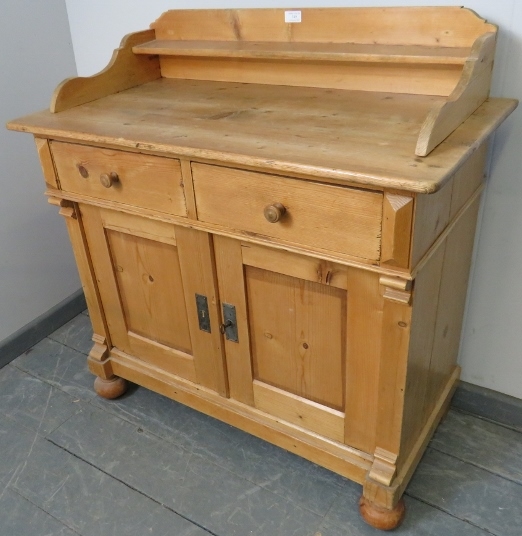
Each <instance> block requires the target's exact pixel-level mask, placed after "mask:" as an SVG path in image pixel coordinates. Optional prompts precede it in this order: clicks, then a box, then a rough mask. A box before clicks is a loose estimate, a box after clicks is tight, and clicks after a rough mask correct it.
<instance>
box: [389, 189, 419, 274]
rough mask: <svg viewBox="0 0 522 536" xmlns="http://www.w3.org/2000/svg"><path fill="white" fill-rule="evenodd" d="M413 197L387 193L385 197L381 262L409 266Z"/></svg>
mask: <svg viewBox="0 0 522 536" xmlns="http://www.w3.org/2000/svg"><path fill="white" fill-rule="evenodd" d="M412 218H413V198H412V197H407V196H404V195H397V194H391V193H386V194H384V199H383V217H382V247H381V262H382V263H385V264H390V265H393V266H400V267H403V268H407V267H408V261H409V259H410V243H411V231H412V228H411V226H412Z"/></svg>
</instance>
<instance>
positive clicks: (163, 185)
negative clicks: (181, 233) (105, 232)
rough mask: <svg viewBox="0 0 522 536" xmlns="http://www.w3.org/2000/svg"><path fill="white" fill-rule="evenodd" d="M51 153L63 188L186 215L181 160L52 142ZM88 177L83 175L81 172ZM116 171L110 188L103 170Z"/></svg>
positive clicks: (105, 171) (107, 171)
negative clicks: (102, 181) (104, 182)
mask: <svg viewBox="0 0 522 536" xmlns="http://www.w3.org/2000/svg"><path fill="white" fill-rule="evenodd" d="M52 153H53V158H54V162H55V165H56V169H57V172H58V177H59V180H60V185H61V187H62V188H63V189H65V190H68V191H71V192H77V193H81V194H85V195H88V196H92V197H98V198H103V199H109V200H112V201H116V202H118V203H126V204H131V205H136V206H141V207H146V208H151V209H154V210H159V211H162V212H168V213H172V214H176V215H178V216H186V215H187V208H186V204H185V196H184V191H183V183H182V179H181V167H180V162H179V160H177V159H174V158H161V157H157V156H144V155H138V154H134V153H128V152H124V151H114V150H110V149H103V148H97V147H87V146H84V145H73V144H69V143H60V142H56V141H55V142H52ZM82 171H83V173H84V174H85V172H86V173H87V176H86V177H84V176H83V175H82V174H81V172H82ZM110 172H114V173H117V175H118V177H119V180H118V182H116V183H114V185H113V186H111V187H110V188H105V187H104V186H103V185H102V184H101V182H100V175H102V174H103V173H110Z"/></svg>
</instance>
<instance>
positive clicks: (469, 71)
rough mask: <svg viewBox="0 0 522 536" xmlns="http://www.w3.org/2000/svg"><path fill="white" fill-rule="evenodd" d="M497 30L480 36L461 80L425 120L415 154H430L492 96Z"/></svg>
mask: <svg viewBox="0 0 522 536" xmlns="http://www.w3.org/2000/svg"><path fill="white" fill-rule="evenodd" d="M496 38H497V36H496V33H491V32H490V33H486V34H484V35H482V36H480V37H478V38H477V40H476V42H475V43H474V45H473V48H472V50H471V54H470V56H469V58H468V59H467V61H466V64H465V65H464V70H463V72H462V76H461V78H460V80H459V83H458V84H457V86H456V87H455V89H454V90H453V91H452V93H451V95H449V97H448V99H447V100H445V101H444V102H441V103H440V104H439V105H437V106H434V107H433V108H432V109H431V110H430V113H429V114H428V117H427V118H426V120H425V121H424V123H423V125H422V127H421V131H420V134H419V139H418V141H417V146H416V148H415V154H416V155H418V156H426V155H427V154H429V153H430V152H431V151H432V150H433V149H434V148H435V147H436V146H437V145H438V144H439V143H441V142H442V141H443V140H444V139H446V138H447V137H448V136H449V134H451V133H452V132H453V131H454V130H455V129H456V128H457V127H458V126H459V125H460V124H461V123H462V122H464V121H465V120H466V119H467V118H468V117H469V116H470V115H471V114H472V113H473V112H474V111H475V110H476V109H477V108H478V107H479V106H480V105H481V104H482V103H483V102H484V101H485V100H486V99H487V97H488V95H489V87H490V85H491V71H492V70H493V58H494V54H495V43H496Z"/></svg>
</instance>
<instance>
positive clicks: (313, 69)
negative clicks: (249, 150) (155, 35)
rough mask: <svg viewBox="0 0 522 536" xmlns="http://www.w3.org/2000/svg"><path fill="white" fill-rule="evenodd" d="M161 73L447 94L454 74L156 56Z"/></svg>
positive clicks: (399, 66)
mask: <svg viewBox="0 0 522 536" xmlns="http://www.w3.org/2000/svg"><path fill="white" fill-rule="evenodd" d="M160 65H161V72H162V75H163V77H165V78H173V79H191V80H214V81H216V80H217V81H220V82H240V83H248V84H267V85H279V86H298V87H316V88H325V89H342V90H353V91H372V92H383V91H386V92H389V93H394V94H396V93H407V94H415V95H438V96H442V97H444V96H448V95H449V94H450V93H451V92H452V91H453V89H454V88H455V86H456V85H457V83H458V81H459V79H460V72H461V68H460V67H459V66H458V65H455V64H449V65H441V64H436V65H435V66H433V67H432V66H429V65H427V64H424V63H420V64H410V63H393V62H385V63H376V62H369V63H361V62H347V63H339V62H328V61H322V62H321V63H315V62H300V61H291V60H279V61H277V62H275V61H273V60H263V59H255V60H253V59H246V60H242V59H238V58H230V59H222V58H219V57H218V58H211V59H210V60H208V59H206V58H198V57H176V58H173V57H170V56H161V57H160Z"/></svg>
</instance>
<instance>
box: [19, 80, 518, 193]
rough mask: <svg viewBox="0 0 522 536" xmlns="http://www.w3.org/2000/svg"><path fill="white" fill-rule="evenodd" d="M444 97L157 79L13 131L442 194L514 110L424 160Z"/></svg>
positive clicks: (460, 134) (505, 106)
mask: <svg viewBox="0 0 522 536" xmlns="http://www.w3.org/2000/svg"><path fill="white" fill-rule="evenodd" d="M436 99H437V97H434V96H427V95H404V94H397V93H381V92H368V91H347V90H341V89H331V88H330V89H326V88H307V87H290V86H273V85H261V84H243V83H237V82H218V81H197V80H177V79H167V78H159V79H157V80H154V81H152V82H147V83H145V84H142V85H139V86H137V87H134V88H131V89H128V90H125V91H121V92H119V93H115V94H112V95H109V96H106V97H103V98H100V99H98V100H96V101H93V102H90V103H86V104H82V105H80V106H76V107H73V108H70V109H68V110H64V111H62V112H60V113H55V114H53V113H50V112H49V111H42V112H38V113H35V114H32V115H29V116H26V117H24V118H21V119H18V120H16V121H13V122H11V123H9V124H8V127H9V128H11V129H13V130H18V131H25V132H32V133H34V134H35V135H37V136H44V137H50V138H53V139H60V140H71V141H72V140H74V141H79V142H80V143H81V142H85V143H89V144H95V145H101V146H111V147H120V148H122V149H131V150H137V151H139V152H152V153H159V154H165V155H169V156H182V157H187V158H195V159H199V160H207V161H219V162H221V163H224V164H227V165H231V166H234V165H236V166H239V167H249V168H254V169H261V170H267V171H271V172H276V173H282V174H290V175H297V176H302V177H305V178H310V179H312V180H313V179H314V178H317V179H320V180H322V181H326V182H332V183H337V184H351V185H359V186H361V187H364V186H367V187H373V188H391V189H400V190H407V191H412V192H418V193H431V192H434V191H437V190H438V189H439V188H440V187H441V186H442V185H443V184H444V183H445V181H446V180H448V179H449V178H450V177H451V175H452V174H453V173H454V172H455V171H456V169H458V167H459V166H460V165H461V164H462V163H463V162H464V161H465V160H466V158H467V157H468V156H469V154H470V153H472V152H473V151H474V150H475V149H476V148H477V147H478V146H479V145H480V144H481V143H482V141H483V140H484V139H485V138H486V137H487V136H489V135H490V134H491V133H492V132H493V131H494V130H495V129H496V128H497V127H498V126H499V125H500V124H501V123H502V121H503V120H504V119H505V118H506V117H507V116H508V115H509V114H510V113H511V112H512V111H513V110H514V109H515V107H516V105H517V101H516V100H513V99H490V100H487V101H486V102H485V103H484V104H482V105H481V106H480V107H479V108H478V109H477V110H476V111H475V113H474V114H473V115H472V116H471V117H470V118H469V119H467V120H466V121H465V122H464V123H463V124H462V125H461V126H460V127H458V128H457V129H456V130H455V131H454V132H453V133H452V134H451V135H450V136H449V137H448V138H447V139H446V140H445V141H444V142H442V143H441V144H440V145H439V146H438V147H436V148H435V149H434V150H433V151H432V152H431V153H430V154H429V155H428V156H427V157H418V156H416V155H415V152H414V151H415V145H416V143H417V138H418V132H419V128H420V126H421V124H422V123H423V121H424V119H425V117H426V114H427V113H428V110H429V109H430V107H431V106H432V105H433V103H434V102H435V101H436Z"/></svg>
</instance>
